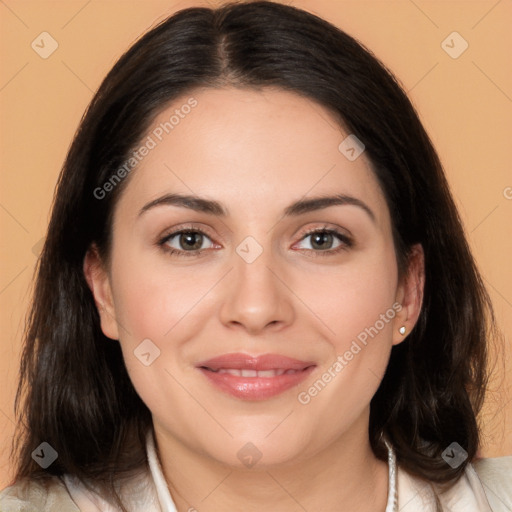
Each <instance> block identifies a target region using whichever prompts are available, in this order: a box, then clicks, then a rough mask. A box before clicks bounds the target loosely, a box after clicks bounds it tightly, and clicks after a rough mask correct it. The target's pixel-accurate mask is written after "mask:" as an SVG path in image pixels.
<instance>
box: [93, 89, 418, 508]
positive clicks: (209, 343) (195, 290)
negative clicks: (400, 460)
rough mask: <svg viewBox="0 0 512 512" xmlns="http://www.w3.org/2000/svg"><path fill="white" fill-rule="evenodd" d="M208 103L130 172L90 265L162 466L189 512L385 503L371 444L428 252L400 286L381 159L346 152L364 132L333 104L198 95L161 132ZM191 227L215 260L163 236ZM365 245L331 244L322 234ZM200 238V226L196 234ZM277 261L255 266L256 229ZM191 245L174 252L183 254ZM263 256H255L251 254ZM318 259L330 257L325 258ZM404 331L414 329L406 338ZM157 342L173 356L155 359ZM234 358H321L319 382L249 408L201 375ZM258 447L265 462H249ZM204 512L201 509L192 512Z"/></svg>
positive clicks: (233, 93)
mask: <svg viewBox="0 0 512 512" xmlns="http://www.w3.org/2000/svg"><path fill="white" fill-rule="evenodd" d="M191 96H193V97H194V98H195V99H196V100H197V102H198V104H197V106H196V107H195V108H194V109H192V110H191V112H190V113H189V114H188V115H187V116H185V117H184V118H183V119H180V122H179V124H178V125H176V126H175V127H174V129H173V131H172V132H171V133H169V134H166V135H165V136H164V137H163V139H162V141H161V142H159V143H158V145H157V146H156V147H155V148H154V149H152V150H151V151H150V152H149V154H148V155H147V156H145V157H144V159H143V160H142V161H141V162H140V163H139V164H138V166H137V167H136V169H135V170H134V171H132V174H131V175H130V177H129V182H128V184H127V187H126V189H125V190H124V191H123V194H122V195H121V197H120V200H119V202H118V204H117V206H116V209H115V215H114V228H113V229H114V234H113V246H112V254H111V265H110V266H109V267H107V266H106V265H103V264H102V262H101V260H100V259H99V257H98V255H97V252H96V251H95V250H94V247H92V248H91V250H90V251H89V252H88V254H87V256H86V258H85V261H84V272H85V275H86V278H87V280H88V283H89V286H90V288H91V290H92V291H93V294H94V297H95V300H96V303H97V307H98V310H99V311H100V317H101V326H102V330H103V332H104V333H105V335H106V336H108V337H109V338H112V339H113V340H119V343H120V344H121V347H122V351H123V356H124V359H125V362H126V366H127V369H128V372H129V375H130V378H131V379H132V382H133V385H134V386H135V389H136V390H137V392H138V393H139V395H140V396H141V398H142V400H144V402H145V403H146V404H147V406H148V407H149V409H150V410H151V412H152V415H153V423H154V429H155V438H156V442H157V446H158V451H159V457H160V460H161V463H162V467H163V471H164V475H165V477H166V480H167V482H168V485H169V489H170V491H171V494H172V496H173V499H174V501H175V502H176V504H177V508H178V510H179V511H180V512H186V511H188V510H190V509H191V508H192V507H194V508H195V509H197V510H199V511H201V512H203V511H204V512H209V511H218V510H248V511H261V510H265V509H267V508H268V507H269V506H271V508H272V510H273V511H275V512H284V511H286V512H292V511H303V510H304V509H306V510H339V504H340V503H343V504H344V508H343V510H346V511H351V510H354V511H355V510H358V511H363V512H364V511H379V510H381V511H384V509H385V505H386V499H387V492H388V482H387V479H388V467H387V464H386V463H385V462H382V461H380V460H378V459H376V458H375V456H374V455H373V452H372V450H371V448H370V444H369V440H368V422H369V403H370V400H371V398H372V396H373V395H374V394H375V392H376V390H377V388H378V386H379V384H380V381H381V379H382V377H383V375H384V372H385V369H386V365H387V362H388V360H389V356H390V351H391V348H392V346H393V345H396V344H398V343H401V342H402V341H403V340H404V339H405V338H406V337H407V334H408V333H409V332H410V331H411V329H412V328H413V326H414V324H415V322H416V321H417V318H418V315H419V311H420V308H421V300H422V294H423V265H424V264H423V253H422V250H421V247H416V248H415V251H414V252H413V257H412V258H411V264H410V266H409V270H408V272H407V274H406V276H405V278H404V279H402V280H399V279H398V270H397V264H396V255H395V250H394V245H393V239H392V234H391V233H392V231H391V220H390V214H389V210H388V208H387V205H386V202H385V199H384V195H383V193H382V190H381V189H380V187H379V185H378V183H377V180H376V178H375V176H374V174H373V171H372V169H371V165H370V162H369V160H368V159H367V157H366V154H365V153H363V154H362V155H361V156H360V157H358V158H357V159H356V160H354V161H352V162H351V161H349V160H348V159H347V158H346V157H345V156H344V154H342V153H341V152H340V151H339V150H338V146H339V144H340V142H341V141H342V140H343V139H344V138H345V137H346V136H347V135H348V133H347V132H345V131H344V130H343V129H342V128H340V126H339V123H337V122H336V120H335V118H334V117H333V116H332V115H331V114H330V112H329V111H328V110H326V109H324V108H323V107H321V106H319V105H318V104H316V103H314V102H312V101H311V100H308V99H305V98H302V97H300V96H299V95H296V94H293V93H290V92H286V91H281V90H277V89H264V90H261V91H255V90H249V89H234V88H226V89H200V90H196V91H193V93H189V94H187V95H185V96H183V97H182V98H180V99H178V100H176V101H174V102H173V104H172V105H170V106H169V108H166V110H165V111H163V112H161V113H160V114H159V115H158V117H157V118H156V119H155V121H154V123H153V126H152V128H150V130H149V131H148V134H151V133H152V130H153V129H154V128H155V127H158V125H159V124H160V123H161V122H164V121H166V120H168V119H169V117H170V115H171V114H172V113H173V112H174V110H175V109H176V108H179V107H180V105H183V104H184V103H186V101H187V99H188V98H190V97H191ZM170 192H173V193H182V194H196V195H199V196H201V197H204V198H208V199H214V200H217V201H219V202H221V203H222V204H223V205H224V207H225V208H226V209H227V210H228V211H229V215H228V216H226V217H225V218H221V217H217V216H215V215H211V214H208V213H204V212H195V211H192V210H190V209H186V208H183V207H179V206H175V205H160V206H157V207H154V208H151V209H149V210H147V211H146V212H145V213H143V214H142V215H139V212H140V210H141V209H142V208H143V206H144V205H146V204H147V203H149V202H151V201H152V200H154V199H156V198H158V197H160V196H162V195H164V194H165V193H170ZM334 193H343V194H347V195H350V196H353V197H355V198H357V199H359V200H361V201H363V202H364V203H365V204H366V205H367V206H368V207H369V208H370V209H371V211H372V212H373V214H374V216H375V219H374V220H372V218H371V217H370V215H368V213H366V212H365V210H364V209H363V208H361V207H359V206H355V205H341V206H340V205H338V206H330V207H328V208H324V209H322V210H318V211H314V212H309V213H305V214H302V215H299V216H297V217H289V218H288V217H283V210H284V208H285V207H287V206H288V205H289V204H291V203H292V202H294V201H297V200H299V199H302V198H304V196H306V198H309V197H312V196H316V195H322V194H329V195H330V194H334ZM184 223H193V227H195V228H201V229H204V230H206V231H207V236H206V237H204V238H203V239H201V235H196V240H198V242H197V243H198V246H200V247H201V248H203V249H205V250H204V251H203V253H202V254H200V255H197V254H196V255H195V256H190V257H186V256H185V257H179V256H173V255H170V254H169V253H167V252H165V251H164V250H163V249H162V247H161V246H159V245H158V241H159V240H160V239H161V238H163V237H164V235H166V234H168V233H170V232H171V231H173V230H177V229H182V228H183V226H182V225H183V224H184ZM326 226H327V228H338V229H339V230H341V232H342V233H344V234H348V235H349V236H351V237H352V239H353V245H352V246H351V247H347V246H345V247H344V249H343V250H341V251H340V252H338V253H335V254H330V255H325V250H328V249H336V248H338V247H339V246H340V244H341V243H342V242H340V241H339V240H338V239H337V238H336V237H333V238H332V240H329V239H328V240H327V242H326V244H325V245H324V247H325V249H323V251H324V253H323V254H324V255H322V254H321V253H322V249H321V248H320V249H319V248H318V246H315V245H313V244H314V240H313V237H312V236H307V235H305V231H306V230H307V229H312V228H315V229H320V230H321V229H323V228H325V227H326ZM185 227H187V228H190V227H191V226H189V225H187V226H185ZM247 236H251V237H253V238H254V239H255V240H256V241H257V242H258V244H259V245H260V246H261V248H262V250H263V252H262V253H261V254H260V255H259V257H258V258H256V260H255V261H253V262H252V263H247V261H246V260H244V259H243V258H242V257H240V256H239V254H238V253H237V252H236V248H237V246H238V245H239V244H240V243H241V242H242V241H243V240H244V239H245V238H246V237H247ZM179 238H180V237H179V235H178V236H176V237H175V238H174V239H173V240H171V241H169V242H168V243H167V245H168V246H172V247H174V248H176V249H178V250H179V249H181V251H183V252H185V251H187V250H188V251H189V254H190V249H187V246H186V245H183V244H181V245H180V240H179ZM251 250H253V249H251ZM315 254H317V257H315ZM395 302H398V303H399V304H401V305H402V309H401V310H400V311H399V312H398V313H397V314H396V316H395V317H394V318H393V319H392V320H391V321H389V322H388V323H386V324H385V326H384V328H382V329H381V330H380V331H379V332H378V334H377V335H375V336H374V337H373V338H369V342H368V344H367V345H366V346H364V348H362V350H361V351H360V352H358V353H357V354H356V355H354V357H353V359H352V360H350V361H348V364H347V365H346V366H345V367H344V368H343V370H342V371H341V372H339V373H338V374H337V376H336V377H335V378H333V379H332V380H331V382H329V383H328V385H326V386H325V388H324V389H323V390H322V391H321V392H320V393H318V394H317V395H316V396H315V397H313V398H312V399H311V401H310V402H309V403H308V404H306V405H304V404H302V403H300V402H299V401H298V399H297V396H298V394H299V393H300V392H301V391H307V390H308V388H310V387H311V385H312V384H313V383H314V382H315V381H317V380H318V379H319V378H320V377H321V375H322V374H323V373H325V372H326V371H328V369H329V368H330V367H332V365H333V364H334V363H335V361H336V358H337V356H338V355H343V354H344V353H345V352H346V351H347V350H348V349H349V348H350V346H351V343H352V341H353V340H355V339H356V337H357V335H358V334H359V333H361V332H362V331H364V329H365V328H368V327H370V326H373V325H374V324H375V323H376V321H377V320H378V319H379V316H380V315H381V314H384V313H385V312H386V311H387V310H388V309H389V308H391V307H392V305H393V304H394V303H395ZM401 326H405V327H406V333H405V335H402V334H400V333H399V328H400V327H401ZM147 338H149V339H150V340H151V341H152V342H153V343H154V344H155V345H156V346H158V348H159V349H160V351H161V353H160V356H159V357H158V358H157V359H155V360H154V362H153V363H152V364H151V365H150V366H145V365H143V364H141V362H140V361H139V359H137V357H135V355H134V350H135V349H136V347H137V346H138V345H139V344H140V343H141V341H142V340H144V339H147ZM228 352H245V353H247V354H251V355H260V354H266V353H278V354H283V355H286V356H289V357H293V358H297V359H301V360H311V361H315V363H316V365H317V367H316V368H315V370H314V372H313V373H312V374H311V375H310V376H309V377H308V379H307V380H306V381H305V382H303V383H301V384H300V385H299V386H297V387H295V388H292V389H290V390H288V391H286V392H284V393H282V394H281V395H278V396H276V397H273V398H270V399H266V400H262V401H250V400H249V401H247V400H241V399H239V398H235V397H233V396H231V395H228V394H225V393H223V392H221V391H219V390H218V389H217V388H215V387H213V386H212V385H211V384H210V383H209V381H208V380H207V379H206V378H205V377H204V376H203V375H202V374H201V373H200V372H199V371H198V370H197V369H196V367H195V366H196V364H197V363H198V362H200V361H203V360H205V359H208V358H211V357H215V356H218V355H221V354H224V353H228ZM248 442H251V443H253V444H254V445H255V446H256V447H257V448H258V450H259V451H260V452H261V454H262V457H261V459H260V460H259V461H258V463H257V464H256V465H255V466H253V467H252V468H248V467H246V466H245V465H244V464H243V463H242V462H241V461H240V460H239V458H238V457H237V453H238V452H239V450H240V449H241V448H242V447H244V446H245V445H246V444H247V443H248ZM192 510H193V509H192Z"/></svg>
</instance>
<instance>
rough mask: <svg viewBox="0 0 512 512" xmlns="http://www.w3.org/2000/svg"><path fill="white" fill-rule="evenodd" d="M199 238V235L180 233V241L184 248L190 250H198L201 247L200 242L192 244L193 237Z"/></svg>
mask: <svg viewBox="0 0 512 512" xmlns="http://www.w3.org/2000/svg"><path fill="white" fill-rule="evenodd" d="M196 236H201V234H200V233H182V235H181V241H182V242H184V244H183V245H184V246H186V247H188V248H190V249H199V248H200V247H201V241H199V243H198V242H197V241H196V242H195V243H194V237H196Z"/></svg>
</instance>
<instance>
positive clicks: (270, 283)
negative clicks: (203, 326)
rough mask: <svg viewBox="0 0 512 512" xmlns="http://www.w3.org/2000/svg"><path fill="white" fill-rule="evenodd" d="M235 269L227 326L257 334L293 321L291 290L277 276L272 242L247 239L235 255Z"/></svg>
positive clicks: (224, 311) (226, 312)
mask: <svg viewBox="0 0 512 512" xmlns="http://www.w3.org/2000/svg"><path fill="white" fill-rule="evenodd" d="M261 238H263V237H261ZM261 238H260V239H261ZM233 265H234V269H233V272H232V277H231V279H230V285H229V287H228V288H229V290H228V292H227V296H226V297H225V300H224V304H223V308H222V320H223V322H224V323H233V322H234V323H237V324H243V325H244V326H245V327H246V328H247V329H248V330H251V331H257V330H258V329H262V328H264V327H265V326H266V325H268V324H275V323H281V322H285V323H286V322H288V321H290V319H291V313H292V307H291V303H290V302H289V297H287V287H286V286H284V285H283V283H282V282H281V280H280V279H279V278H278V277H277V276H276V274H277V275H279V270H278V268H279V265H278V264H277V261H276V256H275V255H274V254H273V251H272V248H271V244H270V241H269V240H268V238H266V239H265V240H262V241H261V242H260V241H258V240H256V238H255V237H253V236H247V237H246V238H245V239H243V240H242V242H240V243H239V244H238V246H237V247H236V249H235V252H234V253H233Z"/></svg>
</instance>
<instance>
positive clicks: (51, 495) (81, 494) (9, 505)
mask: <svg viewBox="0 0 512 512" xmlns="http://www.w3.org/2000/svg"><path fill="white" fill-rule="evenodd" d="M115 487H116V491H117V492H118V495H119V497H120V499H121V500H122V501H123V505H124V506H125V507H126V509H127V510H128V511H129V512H138V511H139V510H144V512H159V511H160V506H159V502H158V494H157V492H156V489H155V486H154V484H153V481H152V480H151V478H150V476H149V474H148V472H147V471H146V470H142V471H140V470H139V471H135V472H133V473H132V474H130V475H129V476H126V477H124V478H117V479H116V481H115ZM100 510H101V511H102V512H116V511H118V510H119V507H118V506H117V504H116V503H115V502H114V500H113V498H112V497H107V496H105V495H104V493H103V491H102V489H101V488H100V487H99V486H98V485H96V484H95V483H94V482H89V483H88V484H86V483H85V482H83V481H81V480H79V479H78V478H77V477H75V476H72V475H68V474H66V475H63V476H61V477H56V476H52V477H49V478H48V479H46V480H44V481H39V480H29V479H24V480H20V481H18V482H16V483H15V484H13V485H11V486H10V487H7V488H5V489H4V490H3V491H0V512H56V511H58V512H91V511H94V512H98V511H100Z"/></svg>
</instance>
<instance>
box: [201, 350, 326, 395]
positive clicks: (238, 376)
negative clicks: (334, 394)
mask: <svg viewBox="0 0 512 512" xmlns="http://www.w3.org/2000/svg"><path fill="white" fill-rule="evenodd" d="M315 367H316V364H315V363H314V362H312V361H300V360H298V359H292V358H289V357H286V356H282V355H278V354H265V355H262V356H258V357H252V356H250V355H248V354H225V355H223V356H220V357H216V358H213V359H209V360H207V361H203V362H201V363H199V364H198V365H197V366H196V368H197V369H198V370H199V371H201V373H202V374H203V375H204V376H205V377H206V378H207V379H208V381H209V382H210V384H212V385H213V386H214V388H216V389H217V390H219V391H222V392H224V393H228V394H230V395H232V396H234V397H236V398H240V399H243V400H264V399H267V398H271V397H274V396H276V395H279V394H281V393H283V392H285V391H287V390H289V389H290V388H292V387H294V386H297V385H298V384H299V383H300V382H302V381H303V380H304V379H305V378H306V377H307V376H308V375H309V374H310V373H311V372H312V371H313V370H314V368H315Z"/></svg>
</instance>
